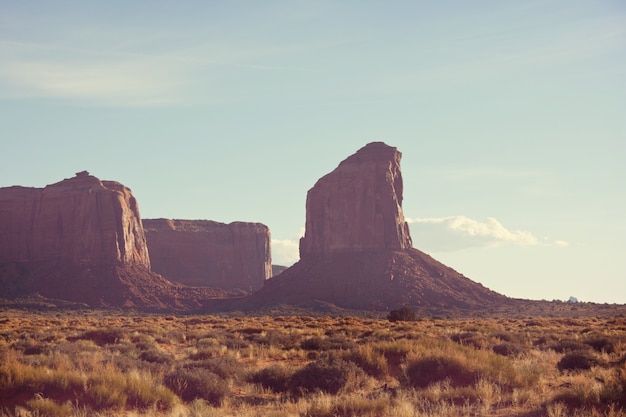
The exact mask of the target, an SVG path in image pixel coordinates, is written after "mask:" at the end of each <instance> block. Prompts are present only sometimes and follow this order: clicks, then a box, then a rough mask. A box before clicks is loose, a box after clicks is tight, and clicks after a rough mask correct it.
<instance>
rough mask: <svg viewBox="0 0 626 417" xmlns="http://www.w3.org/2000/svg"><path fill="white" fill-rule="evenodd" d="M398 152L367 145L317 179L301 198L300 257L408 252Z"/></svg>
mask: <svg viewBox="0 0 626 417" xmlns="http://www.w3.org/2000/svg"><path fill="white" fill-rule="evenodd" d="M401 158H402V154H401V153H400V152H399V151H398V150H397V149H396V148H394V147H391V146H388V145H386V144H385V143H383V142H372V143H369V144H367V145H366V146H364V147H363V148H361V149H359V150H358V151H357V152H356V153H355V154H354V155H351V156H350V157H348V158H347V159H345V160H344V161H343V162H341V163H340V164H339V166H338V167H337V168H335V170H334V171H332V172H331V173H329V174H327V175H325V176H324V177H322V178H320V179H319V180H318V181H317V183H316V184H315V185H314V186H313V188H311V189H310V190H309V192H308V193H307V199H306V228H305V235H304V237H303V238H302V239H300V258H301V259H307V258H310V257H316V256H320V255H325V254H332V253H340V252H362V251H380V250H404V249H409V248H412V246H413V244H412V241H411V236H410V234H409V227H408V225H407V223H406V222H405V220H404V214H403V212H402V173H401V171H400V159H401Z"/></svg>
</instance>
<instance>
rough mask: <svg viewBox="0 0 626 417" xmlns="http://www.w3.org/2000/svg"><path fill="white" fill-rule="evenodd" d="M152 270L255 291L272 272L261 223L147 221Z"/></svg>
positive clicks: (179, 278)
mask: <svg viewBox="0 0 626 417" xmlns="http://www.w3.org/2000/svg"><path fill="white" fill-rule="evenodd" d="M143 226H144V230H145V233H146V239H147V242H148V248H149V251H150V260H151V263H152V270H153V271H155V272H157V273H159V274H161V275H163V276H165V277H166V278H167V279H169V280H172V281H175V282H180V283H182V284H185V285H193V286H199V287H213V288H222V289H226V290H235V289H239V290H244V291H256V290H258V289H259V288H261V287H263V284H264V282H265V280H266V279H268V278H269V277H271V275H272V256H271V249H270V230H269V228H268V227H267V226H265V225H263V224H261V223H246V222H233V223H230V224H224V223H219V222H215V221H210V220H170V219H144V220H143Z"/></svg>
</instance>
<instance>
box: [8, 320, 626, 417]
mask: <svg viewBox="0 0 626 417" xmlns="http://www.w3.org/2000/svg"><path fill="white" fill-rule="evenodd" d="M0 416H2V417H6V416H59V417H62V416H85V417H87V416H100V417H105V416H111V417H113V416H137V417H138V416H168V417H170V416H171V417H196V416H197V417H199V416H242V417H246V416H248V417H252V416H270V417H271V416H273V417H287V416H302V417H332V416H338V417H352V416H365V417H367V416H396V417H414V416H429V417H440V416H441V417H443V416H517V417H534V416H550V417H566V416H611V417H618V416H620V417H621V416H626V318H625V317H624V316H623V315H616V316H613V317H611V316H610V315H608V316H605V317H578V318H501V319H498V318H473V319H444V318H438V319H435V318H433V319H431V318H423V319H418V320H417V321H412V322H402V321H397V322H390V321H388V320H386V319H384V318H376V319H373V318H355V317H334V318H333V317H310V316H275V317H271V316H251V317H236V316H208V315H207V316H201V315H198V316H183V315H181V316H176V315H165V316H164V315H148V314H139V313H115V312H103V311H69V310H61V311H55V312H39V313H35V312H27V311H24V310H18V309H5V310H3V311H1V314H0Z"/></svg>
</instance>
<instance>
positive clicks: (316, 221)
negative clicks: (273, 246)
mask: <svg viewBox="0 0 626 417" xmlns="http://www.w3.org/2000/svg"><path fill="white" fill-rule="evenodd" d="M400 158H401V154H400V152H398V151H397V150H396V149H395V148H393V147H390V146H387V145H385V144H384V143H381V142H374V143H370V144H368V145H366V146H365V147H363V148H361V149H360V150H359V151H357V152H356V153H355V154H354V155H352V156H350V157H348V158H347V159H346V160H344V161H343V162H341V163H340V164H339V166H338V167H337V168H336V169H335V170H334V171H332V172H331V173H329V174H327V175H326V176H324V177H322V178H321V179H320V180H319V181H318V182H317V183H316V184H315V186H314V187H313V188H312V189H311V190H309V192H308V194H307V202H306V209H307V212H306V228H305V236H304V237H303V238H302V239H301V241H300V261H299V262H297V263H296V264H295V265H293V266H292V267H290V268H288V269H287V270H285V271H283V272H282V273H281V274H280V275H278V276H277V277H274V278H272V279H270V280H268V281H267V283H266V285H265V286H264V287H263V289H261V290H260V291H259V292H257V293H255V294H253V295H252V296H251V297H249V298H248V299H247V300H246V301H245V303H244V302H242V301H235V302H233V303H231V305H232V308H245V307H246V305H247V306H250V307H252V308H257V307H265V306H270V305H279V304H300V305H311V304H315V303H319V302H322V303H331V304H334V305H336V306H339V307H343V308H352V309H376V310H389V309H392V308H397V307H399V306H403V305H408V306H412V307H415V308H418V309H479V308H484V307H494V306H501V305H506V304H509V303H512V300H510V299H508V298H507V297H505V296H503V295H500V294H497V293H495V292H493V291H491V290H489V289H487V288H485V287H483V286H482V285H480V284H478V283H476V282H474V281H472V280H470V279H468V278H466V277H465V276H463V275H462V274H460V273H458V272H456V271H455V270H453V269H451V268H449V267H447V266H445V265H443V264H442V263H440V262H438V261H436V260H435V259H433V258H432V257H430V256H428V255H427V254H425V253H423V252H420V251H419V250H417V249H414V248H413V247H412V240H411V236H410V234H409V228H408V226H407V224H406V222H405V220H404V215H403V213H402V193H403V183H402V174H401V172H400Z"/></svg>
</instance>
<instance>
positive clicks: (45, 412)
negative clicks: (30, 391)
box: [26, 395, 72, 417]
mask: <svg viewBox="0 0 626 417" xmlns="http://www.w3.org/2000/svg"><path fill="white" fill-rule="evenodd" d="M26 405H27V406H28V408H29V409H30V410H32V411H33V412H34V413H35V415H40V416H46V417H69V416H71V415H72V404H71V403H70V402H66V403H64V404H57V403H56V402H54V401H53V400H51V399H50V398H44V397H43V396H41V395H36V396H35V398H33V399H32V400H29V401H27V402H26Z"/></svg>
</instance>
